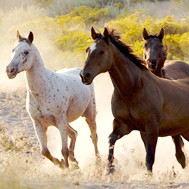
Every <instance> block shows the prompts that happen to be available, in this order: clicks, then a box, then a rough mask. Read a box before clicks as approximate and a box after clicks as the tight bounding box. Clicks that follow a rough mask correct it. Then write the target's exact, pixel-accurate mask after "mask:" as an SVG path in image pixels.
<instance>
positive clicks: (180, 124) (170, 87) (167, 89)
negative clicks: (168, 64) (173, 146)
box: [80, 28, 189, 173]
mask: <svg viewBox="0 0 189 189" xmlns="http://www.w3.org/2000/svg"><path fill="white" fill-rule="evenodd" d="M91 36H92V38H93V39H94V42H93V43H92V44H91V45H90V47H89V48H88V51H87V52H88V56H87V59H86V61H85V65H84V68H83V69H82V71H81V73H80V76H81V78H82V81H83V83H85V84H86V85H89V84H90V83H92V81H93V79H94V78H95V77H96V76H97V75H98V74H100V73H103V72H108V73H109V75H110V78H111V80H112V83H113V86H114V91H113V95H112V101H111V107H112V113H113V116H114V120H113V131H112V133H111V134H110V135H109V155H108V172H109V173H111V172H113V171H114V170H115V168H114V165H113V160H114V147H115V142H116V141H117V140H118V139H121V138H122V137H123V136H124V135H127V134H129V133H130V132H131V131H133V130H138V131H140V132H143V133H144V135H145V139H146V140H145V148H146V167H147V170H148V171H149V172H150V173H151V172H152V168H153V164H154V161H155V150H156V144H157V140H158V137H164V136H176V135H182V136H183V137H184V138H185V139H186V140H189V116H188V115H189V98H188V96H189V80H186V79H184V80H168V79H163V78H160V77H158V76H156V75H155V74H153V73H152V72H151V71H149V70H148V69H147V68H146V66H145V65H144V61H143V60H141V59H139V58H138V57H137V56H136V55H134V54H133V52H132V50H131V48H130V47H129V46H127V45H126V44H124V43H123V42H121V41H120V39H119V36H117V35H115V34H114V32H109V31H108V29H107V28H104V32H103V34H100V33H96V31H95V30H94V28H91Z"/></svg>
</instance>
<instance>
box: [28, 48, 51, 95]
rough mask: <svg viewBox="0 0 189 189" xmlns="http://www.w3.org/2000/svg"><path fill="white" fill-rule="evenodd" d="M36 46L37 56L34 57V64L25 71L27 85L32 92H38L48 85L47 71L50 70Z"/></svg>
mask: <svg viewBox="0 0 189 189" xmlns="http://www.w3.org/2000/svg"><path fill="white" fill-rule="evenodd" d="M34 48H35V55H34V56H35V57H34V59H33V63H32V66H31V68H30V69H29V70H27V71H26V72H25V74H26V85H27V89H28V90H29V91H30V92H33V93H35V92H37V91H39V90H43V88H46V87H47V82H46V81H47V75H48V74H47V73H48V70H47V69H46V68H45V66H44V64H43V60H42V58H41V56H40V53H39V51H38V50H37V48H36V47H34Z"/></svg>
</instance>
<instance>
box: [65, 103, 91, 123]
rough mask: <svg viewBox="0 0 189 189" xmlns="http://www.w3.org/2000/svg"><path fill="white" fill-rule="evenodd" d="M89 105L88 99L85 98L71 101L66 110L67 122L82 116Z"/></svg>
mask: <svg viewBox="0 0 189 189" xmlns="http://www.w3.org/2000/svg"><path fill="white" fill-rule="evenodd" d="M88 105H89V99H86V100H85V101H83V102H72V103H71V104H70V107H69V109H68V111H67V120H68V122H69V123H70V122H72V121H74V120H76V119H77V118H78V117H80V116H82V115H83V113H84V112H85V111H86V109H87V107H88Z"/></svg>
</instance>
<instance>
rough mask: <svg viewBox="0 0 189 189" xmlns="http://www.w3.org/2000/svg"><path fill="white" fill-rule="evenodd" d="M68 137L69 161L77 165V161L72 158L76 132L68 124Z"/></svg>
mask: <svg viewBox="0 0 189 189" xmlns="http://www.w3.org/2000/svg"><path fill="white" fill-rule="evenodd" d="M68 136H69V137H70V139H71V141H70V146H69V159H70V160H71V161H72V162H74V163H76V164H77V165H78V162H77V160H76V159H75V156H74V149H75V142H76V138H77V131H76V130H74V129H73V128H72V127H71V126H70V125H69V124H68Z"/></svg>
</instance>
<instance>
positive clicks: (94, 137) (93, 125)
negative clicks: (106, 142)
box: [86, 116, 100, 161]
mask: <svg viewBox="0 0 189 189" xmlns="http://www.w3.org/2000/svg"><path fill="white" fill-rule="evenodd" d="M86 122H87V124H88V125H89V129H90V131H91V140H92V142H93V145H94V149H95V155H96V158H97V161H99V160H100V155H99V151H98V135H97V133H96V120H95V116H92V117H90V116H89V117H88V116H87V117H86Z"/></svg>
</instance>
